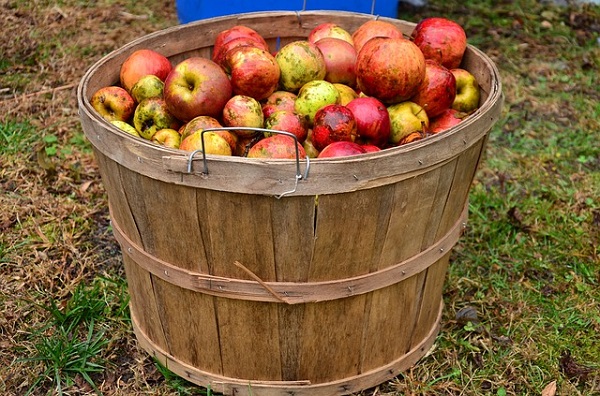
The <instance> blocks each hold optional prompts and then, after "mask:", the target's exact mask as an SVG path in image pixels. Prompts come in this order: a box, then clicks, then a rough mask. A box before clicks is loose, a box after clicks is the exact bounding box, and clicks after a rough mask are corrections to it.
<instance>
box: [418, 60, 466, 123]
mask: <svg viewBox="0 0 600 396" xmlns="http://www.w3.org/2000/svg"><path fill="white" fill-rule="evenodd" d="M455 97H456V79H455V78H454V74H452V72H451V71H450V70H448V69H447V68H445V67H444V66H442V65H440V64H439V63H437V62H435V61H433V60H431V59H427V60H425V79H424V80H423V82H422V83H421V87H420V88H419V90H418V92H417V94H416V95H415V96H413V97H412V98H411V99H410V100H411V101H412V102H415V103H416V104H418V105H419V106H421V107H422V108H424V109H425V111H426V112H427V116H428V117H429V118H433V117H435V116H437V115H439V114H441V113H442V112H443V111H444V110H446V109H448V108H450V106H452V103H453V102H454V98H455Z"/></svg>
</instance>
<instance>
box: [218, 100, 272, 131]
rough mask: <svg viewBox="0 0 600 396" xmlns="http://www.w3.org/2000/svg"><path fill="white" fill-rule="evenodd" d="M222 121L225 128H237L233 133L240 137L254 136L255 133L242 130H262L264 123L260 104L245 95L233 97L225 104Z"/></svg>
mask: <svg viewBox="0 0 600 396" xmlns="http://www.w3.org/2000/svg"><path fill="white" fill-rule="evenodd" d="M222 120H223V124H224V125H225V126H227V127H236V128H238V127H239V129H236V130H235V131H234V133H235V134H236V135H238V136H240V137H241V136H254V135H256V133H257V132H256V131H254V130H250V129H244V128H246V127H248V128H262V127H263V125H264V121H265V119H264V115H263V112H262V106H261V105H260V103H259V102H258V101H257V100H256V99H254V98H252V97H250V96H246V95H234V96H232V97H231V99H229V100H228V101H227V103H225V106H224V107H223V116H222Z"/></svg>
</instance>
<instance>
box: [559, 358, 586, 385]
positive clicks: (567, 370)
mask: <svg viewBox="0 0 600 396" xmlns="http://www.w3.org/2000/svg"><path fill="white" fill-rule="evenodd" d="M559 365H560V369H561V371H562V372H563V373H564V374H565V375H566V376H567V378H569V379H570V380H573V379H574V380H580V381H582V382H585V381H587V379H588V376H589V375H590V374H591V373H592V372H594V369H593V368H591V367H587V366H584V365H582V364H580V363H577V362H576V361H575V359H573V357H571V352H570V351H564V352H563V353H562V354H561V356H560V362H559Z"/></svg>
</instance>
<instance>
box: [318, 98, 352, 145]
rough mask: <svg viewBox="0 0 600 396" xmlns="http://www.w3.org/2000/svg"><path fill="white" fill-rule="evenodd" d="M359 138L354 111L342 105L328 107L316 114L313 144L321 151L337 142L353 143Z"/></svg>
mask: <svg viewBox="0 0 600 396" xmlns="http://www.w3.org/2000/svg"><path fill="white" fill-rule="evenodd" d="M356 136H357V128H356V120H355V119H354V115H353V114H352V111H350V109H349V108H347V107H346V106H343V105H340V104H332V105H327V106H325V107H323V108H321V109H319V111H317V113H316V114H315V118H314V124H313V130H312V142H313V144H314V146H315V148H316V149H317V150H319V151H321V150H323V149H324V148H325V147H326V146H328V145H329V144H331V143H333V142H337V141H347V142H353V141H354V140H355V139H356Z"/></svg>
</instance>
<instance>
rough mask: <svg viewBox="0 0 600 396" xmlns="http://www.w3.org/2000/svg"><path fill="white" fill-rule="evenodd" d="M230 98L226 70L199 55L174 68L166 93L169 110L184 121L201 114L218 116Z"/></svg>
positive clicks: (166, 81) (168, 78) (166, 84)
mask: <svg viewBox="0 0 600 396" xmlns="http://www.w3.org/2000/svg"><path fill="white" fill-rule="evenodd" d="M231 95H232V89H231V83H230V81H229V77H227V74H225V71H223V69H222V68H221V67H220V66H219V65H217V64H216V63H215V62H213V61H211V60H210V59H206V58H202V57H198V56H194V57H190V58H187V59H184V60H183V61H181V62H180V63H178V64H177V65H176V66H175V67H174V68H173V71H172V72H171V73H170V74H169V75H168V76H167V79H166V80H165V87H164V92H163V96H164V99H165V102H166V103H167V108H168V109H169V111H170V112H171V113H172V114H173V115H174V116H175V117H177V118H179V119H180V120H181V121H183V122H187V121H189V120H191V119H192V118H194V117H197V116H199V115H208V116H211V117H219V116H220V115H221V112H222V111H223V107H224V106H225V103H227V101H228V100H229V98H231Z"/></svg>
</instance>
